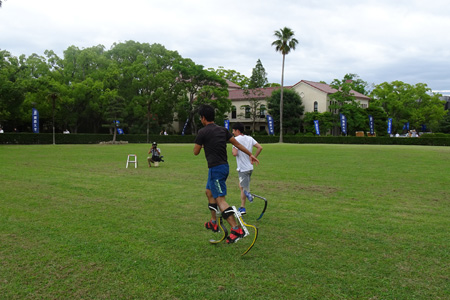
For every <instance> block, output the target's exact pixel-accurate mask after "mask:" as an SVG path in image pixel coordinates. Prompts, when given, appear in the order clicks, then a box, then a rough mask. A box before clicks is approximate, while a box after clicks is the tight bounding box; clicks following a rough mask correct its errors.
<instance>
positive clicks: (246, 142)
mask: <svg viewBox="0 0 450 300" xmlns="http://www.w3.org/2000/svg"><path fill="white" fill-rule="evenodd" d="M235 139H236V140H237V141H238V142H239V144H241V145H242V146H244V147H245V148H247V150H248V151H250V152H252V149H253V146H255V145H256V144H257V143H258V142H257V141H256V140H255V139H254V138H252V137H251V136H248V135H238V136H237V137H235ZM233 147H234V146H233ZM234 148H236V147H234ZM236 149H237V148H236ZM236 163H237V170H238V171H239V172H247V171H252V170H253V165H252V163H251V161H250V157H249V156H248V155H247V154H245V153H244V152H242V151H241V150H239V149H238V155H237V156H236Z"/></svg>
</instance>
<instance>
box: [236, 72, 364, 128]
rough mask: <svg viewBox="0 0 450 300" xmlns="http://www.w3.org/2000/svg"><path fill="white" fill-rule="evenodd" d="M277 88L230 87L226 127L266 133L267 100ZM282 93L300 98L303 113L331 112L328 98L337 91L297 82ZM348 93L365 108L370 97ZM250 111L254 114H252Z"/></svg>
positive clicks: (311, 83)
mask: <svg viewBox="0 0 450 300" xmlns="http://www.w3.org/2000/svg"><path fill="white" fill-rule="evenodd" d="M279 88H280V87H270V88H260V89H254V90H249V91H248V92H245V91H244V90H242V89H236V87H235V86H233V88H232V89H229V98H230V100H231V103H232V112H231V113H229V115H228V119H229V120H230V123H234V122H241V123H243V124H244V126H245V130H246V131H247V132H249V131H251V129H252V128H253V127H254V129H255V131H264V130H265V131H267V123H266V115H267V114H268V105H267V99H268V98H269V97H270V96H271V95H272V92H273V91H274V90H276V89H279ZM285 89H293V90H295V91H296V92H297V93H298V94H299V95H300V97H301V98H302V102H303V105H304V106H305V113H307V112H319V113H324V112H326V111H329V112H333V111H332V110H331V109H330V105H331V104H332V101H331V99H330V97H329V96H330V95H331V94H333V93H335V92H337V90H336V89H334V88H332V87H331V86H329V85H328V84H325V83H320V82H313V81H307V80H301V81H299V82H298V83H296V84H294V85H293V86H286V87H285ZM352 93H353V95H354V96H355V98H356V101H357V102H359V103H360V104H361V107H362V108H368V107H369V102H370V97H367V96H365V95H363V94H361V93H358V92H356V91H352ZM254 111H256V114H255V113H254Z"/></svg>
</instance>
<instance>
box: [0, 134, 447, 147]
mask: <svg viewBox="0 0 450 300" xmlns="http://www.w3.org/2000/svg"><path fill="white" fill-rule="evenodd" d="M194 139H195V136H193V135H186V136H181V135H166V136H161V135H150V136H149V142H153V141H156V142H158V143H193V142H194ZM116 140H117V141H118V142H121V141H126V142H128V143H147V135H145V134H127V135H118V136H117V138H116ZM256 140H257V141H258V142H259V143H261V144H268V143H278V141H279V137H277V136H257V137H256ZM110 141H112V135H109V134H61V133H58V134H55V142H56V144H99V143H101V142H110ZM283 141H284V142H285V143H295V144H372V145H373V144H375V145H427V146H450V137H449V136H448V135H445V136H434V135H426V136H423V137H420V138H391V137H354V136H319V137H316V136H301V135H295V136H289V135H287V136H284V137H283ZM52 143H53V135H52V134H51V133H39V134H33V133H3V134H0V144H52Z"/></svg>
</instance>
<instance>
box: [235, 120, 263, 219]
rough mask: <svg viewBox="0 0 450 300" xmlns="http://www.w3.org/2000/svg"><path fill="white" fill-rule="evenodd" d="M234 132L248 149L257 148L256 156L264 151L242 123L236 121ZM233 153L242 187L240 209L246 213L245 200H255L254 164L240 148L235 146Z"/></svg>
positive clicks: (237, 138) (240, 186) (242, 212)
mask: <svg viewBox="0 0 450 300" xmlns="http://www.w3.org/2000/svg"><path fill="white" fill-rule="evenodd" d="M233 134H234V136H235V138H236V140H237V141H238V142H239V143H240V144H241V145H242V146H244V147H245V148H246V149H247V150H248V151H250V152H252V150H253V147H255V148H256V153H255V157H258V155H259V154H260V153H261V151H262V149H263V148H262V146H261V145H260V144H258V142H257V141H256V140H255V139H254V138H253V137H251V136H248V135H244V125H243V124H242V123H236V124H234V125H233ZM232 151H233V155H234V156H235V157H236V164H237V171H238V175H239V188H240V189H241V207H239V211H240V212H241V214H243V215H245V214H246V213H247V211H246V210H245V200H246V198H248V201H250V202H253V196H252V194H250V179H251V176H252V173H253V164H252V163H251V161H250V160H249V159H248V156H247V155H245V154H244V153H243V152H242V151H240V150H239V149H238V148H236V147H234V146H233V150H232Z"/></svg>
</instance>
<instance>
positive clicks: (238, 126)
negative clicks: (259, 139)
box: [233, 122, 244, 134]
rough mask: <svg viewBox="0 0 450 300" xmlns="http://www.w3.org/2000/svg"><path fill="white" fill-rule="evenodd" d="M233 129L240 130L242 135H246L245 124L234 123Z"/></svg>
mask: <svg viewBox="0 0 450 300" xmlns="http://www.w3.org/2000/svg"><path fill="white" fill-rule="evenodd" d="M233 129H235V130H239V131H240V132H241V133H242V134H244V124H242V123H241V122H237V123H234V125H233Z"/></svg>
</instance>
